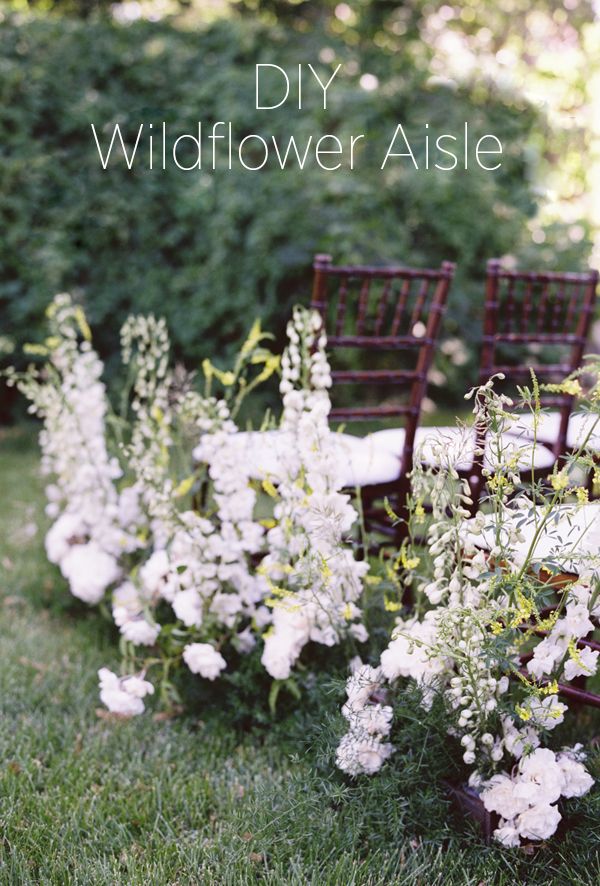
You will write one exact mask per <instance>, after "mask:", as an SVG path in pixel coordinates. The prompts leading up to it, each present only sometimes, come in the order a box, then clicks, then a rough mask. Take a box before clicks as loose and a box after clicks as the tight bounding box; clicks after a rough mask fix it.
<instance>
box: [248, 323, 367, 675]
mask: <svg viewBox="0 0 600 886" xmlns="http://www.w3.org/2000/svg"><path fill="white" fill-rule="evenodd" d="M287 334H288V339H289V345H288V347H287V350H286V351H285V353H284V355H283V357H282V363H281V366H282V379H281V384H280V391H281V394H282V398H283V418H282V422H281V433H282V434H283V435H285V440H286V447H285V452H283V453H282V459H281V460H282V464H281V465H280V468H279V471H278V474H279V476H278V481H279V482H278V487H277V490H275V489H274V488H273V489H272V490H271V491H272V495H273V497H274V498H275V500H276V503H275V506H274V511H273V518H274V521H275V525H274V526H273V527H272V528H271V529H269V531H268V533H267V546H268V552H267V555H266V556H265V558H264V559H263V561H262V564H261V573H262V575H264V576H265V578H266V580H267V582H268V585H269V588H270V592H271V596H270V600H269V603H270V605H271V607H272V612H273V615H272V625H271V626H270V628H269V630H268V631H267V632H266V634H265V646H264V651H263V655H262V663H263V664H264V666H265V668H266V669H267V671H268V672H269V674H270V675H271V676H272V677H275V678H276V679H280V680H284V679H286V678H288V677H289V676H290V673H291V669H292V667H293V665H294V663H295V662H296V660H297V659H298V657H299V655H300V653H301V651H302V649H303V648H304V646H305V645H306V644H307V643H308V642H309V641H313V642H316V643H322V644H324V645H325V646H333V645H334V644H336V643H338V642H339V641H340V639H341V638H342V637H343V636H345V635H347V634H350V635H351V636H353V637H354V638H355V639H356V640H357V641H359V642H361V641H364V640H366V639H367V632H366V629H365V627H364V625H363V624H362V623H361V621H360V617H361V611H360V609H359V607H358V605H357V601H358V600H359V598H360V596H361V593H362V590H363V578H364V576H365V574H366V573H367V572H368V569H369V566H368V563H366V562H364V561H359V560H358V559H356V557H355V556H354V552H353V550H352V545H351V544H349V533H350V531H351V529H352V527H353V525H354V524H355V522H356V520H357V519H358V514H357V512H356V510H355V508H354V507H353V505H352V504H351V502H350V497H349V496H348V495H346V494H344V493H342V492H341V489H342V486H343V482H342V479H341V477H340V473H339V467H340V465H339V453H338V452H337V451H336V448H335V446H334V437H335V435H334V433H333V432H332V431H331V430H330V428H329V424H328V417H329V412H330V408H331V403H330V399H329V393H328V389H329V387H330V386H331V373H330V369H329V364H328V362H327V357H326V354H325V348H326V338H325V334H324V332H323V330H322V321H321V317H320V316H319V314H317V313H309V312H307V311H304V310H301V309H296V310H295V311H294V314H293V317H292V320H291V321H290V323H289V324H288V329H287Z"/></svg>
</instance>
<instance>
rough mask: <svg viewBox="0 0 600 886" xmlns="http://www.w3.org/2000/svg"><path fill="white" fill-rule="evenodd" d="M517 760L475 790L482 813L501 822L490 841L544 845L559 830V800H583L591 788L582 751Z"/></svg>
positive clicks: (542, 751)
mask: <svg viewBox="0 0 600 886" xmlns="http://www.w3.org/2000/svg"><path fill="white" fill-rule="evenodd" d="M516 756H519V757H520V759H519V762H518V765H517V766H516V767H515V769H514V770H513V773H512V774H508V773H506V772H502V773H499V774H498V775H494V776H492V778H491V779H489V780H488V781H487V782H485V783H483V782H481V780H478V779H477V778H475V779H471V784H472V785H473V786H477V787H479V789H480V792H481V798H482V800H483V803H484V805H485V808H486V809H487V810H489V811H490V812H496V813H497V814H498V815H499V816H500V823H499V826H498V828H497V829H496V830H495V831H494V836H495V837H496V839H497V840H499V841H500V842H501V843H503V844H504V845H505V846H519V845H520V843H521V840H547V839H548V837H551V836H552V834H553V833H554V832H555V830H556V828H557V827H558V823H559V822H560V820H561V814H560V812H559V810H558V808H557V806H556V803H557V802H558V800H559V799H560V798H561V797H565V798H569V797H581V796H583V794H585V793H587V792H588V791H589V790H590V788H591V787H592V785H593V778H592V777H591V775H590V774H589V772H587V771H586V769H585V767H584V766H583V763H582V760H583V759H585V755H584V754H582V752H581V745H576V746H575V747H574V748H566V749H564V750H563V751H562V752H560V753H558V754H555V753H554V751H551V750H550V749H549V748H536V749H535V750H532V751H531V752H530V753H528V754H522V755H518V754H517V755H516Z"/></svg>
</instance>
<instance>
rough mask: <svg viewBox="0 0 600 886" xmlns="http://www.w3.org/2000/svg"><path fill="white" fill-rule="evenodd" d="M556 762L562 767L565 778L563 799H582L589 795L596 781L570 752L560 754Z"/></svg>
mask: <svg viewBox="0 0 600 886" xmlns="http://www.w3.org/2000/svg"><path fill="white" fill-rule="evenodd" d="M556 762H557V763H558V765H559V766H560V768H561V771H562V774H563V778H564V784H563V788H562V795H563V797H582V796H583V795H584V794H587V792H588V791H589V790H590V788H591V787H592V785H593V784H594V779H593V778H592V776H591V775H590V773H589V772H588V771H587V770H586V768H585V766H584V765H583V764H582V763H580V762H578V761H577V760H574V759H573V757H572V756H571V754H569V753H568V752H565V753H563V754H558V755H557V757H556Z"/></svg>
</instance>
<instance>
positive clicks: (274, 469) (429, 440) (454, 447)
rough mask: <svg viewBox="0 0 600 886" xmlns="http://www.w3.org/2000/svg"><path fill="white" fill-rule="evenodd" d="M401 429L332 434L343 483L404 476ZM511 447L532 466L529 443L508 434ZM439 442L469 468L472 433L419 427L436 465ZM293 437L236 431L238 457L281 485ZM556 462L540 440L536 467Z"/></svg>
mask: <svg viewBox="0 0 600 886" xmlns="http://www.w3.org/2000/svg"><path fill="white" fill-rule="evenodd" d="M404 435H405V431H404V429H403V428H391V429H388V430H384V431H377V432H376V433H374V434H369V435H367V436H366V437H357V436H354V435H353V434H342V433H334V434H333V445H334V447H335V448H336V450H337V458H338V461H339V464H340V467H341V477H342V482H343V485H344V486H348V487H353V486H375V485H379V484H383V483H392V482H393V481H394V480H397V479H398V478H399V476H400V465H401V459H402V451H403V447H404ZM506 439H507V441H508V443H509V444H510V445H511V446H514V447H515V449H517V450H519V454H520V460H519V465H518V468H519V469H520V470H527V469H528V468H529V467H531V447H530V446H529V445H528V442H527V441H525V442H524V441H523V440H522V439H520V438H518V437H513V436H512V435H509V434H507V435H506ZM440 441H441V442H442V444H443V447H444V449H445V451H446V452H449V453H450V455H451V458H452V461H453V462H454V463H455V464H456V467H457V469H458V470H461V471H468V470H469V469H470V468H471V467H472V465H473V453H474V449H475V435H474V431H471V430H468V429H467V430H461V429H459V428H452V427H439V428H435V427H433V428H418V429H417V433H416V435H415V452H416V451H417V450H418V449H420V448H421V447H423V448H422V455H423V458H424V461H425V463H426V464H429V465H431V466H436V465H437V464H439V460H438V458H437V456H436V454H435V452H434V448H436V447H435V445H434V444H437V445H438V446H439V443H440ZM292 443H293V441H292V438H291V436H290V434H289V433H288V432H284V431H244V432H240V433H238V434H236V435H235V446H236V447H239V449H238V457H239V458H240V459H241V460H243V462H244V464H245V465H247V467H248V471H249V475H250V476H251V477H252V478H253V479H256V480H265V479H267V478H268V479H270V480H272V482H274V483H277V482H278V481H280V480H281V479H282V478H283V477H284V475H285V464H286V456H287V454H288V453H289V452H290V450H291V449H292ZM553 463H554V456H553V454H552V452H551V451H550V450H549V449H547V448H546V447H545V446H542V445H541V444H538V446H537V447H536V453H535V467H536V468H537V469H540V470H542V469H547V470H550V469H551V468H552V465H553ZM486 465H487V466H488V467H493V459H492V457H491V453H490V452H489V450H488V452H487V453H486Z"/></svg>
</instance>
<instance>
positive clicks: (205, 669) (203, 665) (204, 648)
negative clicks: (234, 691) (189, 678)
mask: <svg viewBox="0 0 600 886" xmlns="http://www.w3.org/2000/svg"><path fill="white" fill-rule="evenodd" d="M183 660H184V661H185V663H186V665H187V666H188V668H189V669H190V671H191V672H192V673H193V674H200V676H201V677H204V678H205V679H206V680H215V679H216V678H217V677H218V676H219V674H220V673H221V671H222V670H223V669H224V668H226V667H227V662H226V661H225V659H224V658H223V656H222V655H221V653H220V652H217V650H216V649H215V648H214V646H211V645H210V643H189V644H188V645H187V646H186V647H185V648H184V650H183Z"/></svg>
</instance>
